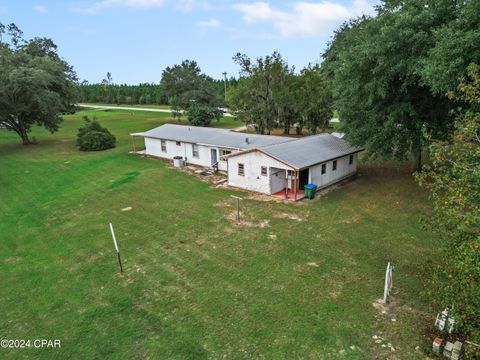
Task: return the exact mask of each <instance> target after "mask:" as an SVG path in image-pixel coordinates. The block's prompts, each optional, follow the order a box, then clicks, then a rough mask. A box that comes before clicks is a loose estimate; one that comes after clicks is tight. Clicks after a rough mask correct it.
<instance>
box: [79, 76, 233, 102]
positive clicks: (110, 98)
mask: <svg viewBox="0 0 480 360" xmlns="http://www.w3.org/2000/svg"><path fill="white" fill-rule="evenodd" d="M211 81H212V87H213V88H214V90H215V92H216V94H217V95H218V96H219V97H221V98H224V97H225V95H224V94H225V80H224V79H220V80H218V79H211ZM226 82H227V87H230V86H235V84H236V82H237V81H236V79H235V78H233V77H230V79H227V80H226ZM75 88H76V92H77V97H78V102H83V103H107V104H117V105H168V104H169V98H168V95H169V94H168V93H165V91H164V89H163V88H162V86H161V85H160V83H157V84H155V83H143V84H137V85H128V84H116V83H115V82H114V80H113V77H112V75H111V73H110V72H108V73H107V75H106V77H105V79H103V80H102V81H101V82H99V83H94V84H91V83H89V82H88V81H86V80H85V81H82V82H80V83H78V84H76V86H75ZM223 105H225V104H224V103H223Z"/></svg>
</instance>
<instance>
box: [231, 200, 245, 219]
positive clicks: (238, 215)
mask: <svg viewBox="0 0 480 360" xmlns="http://www.w3.org/2000/svg"><path fill="white" fill-rule="evenodd" d="M230 197H232V198H234V199H237V223H240V200H243V199H242V198H241V197H238V196H235V195H230Z"/></svg>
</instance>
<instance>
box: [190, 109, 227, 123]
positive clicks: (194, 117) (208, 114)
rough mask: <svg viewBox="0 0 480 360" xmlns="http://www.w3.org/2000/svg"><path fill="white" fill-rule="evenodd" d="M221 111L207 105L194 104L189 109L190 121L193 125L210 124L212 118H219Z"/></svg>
mask: <svg viewBox="0 0 480 360" xmlns="http://www.w3.org/2000/svg"><path fill="white" fill-rule="evenodd" d="M221 116H222V113H221V111H219V110H217V109H215V108H212V107H210V106H207V105H193V106H191V107H190V109H189V110H188V114H187V117H188V121H189V122H190V124H192V125H193V126H209V125H210V123H211V122H212V120H214V119H215V120H219V119H220V118H221Z"/></svg>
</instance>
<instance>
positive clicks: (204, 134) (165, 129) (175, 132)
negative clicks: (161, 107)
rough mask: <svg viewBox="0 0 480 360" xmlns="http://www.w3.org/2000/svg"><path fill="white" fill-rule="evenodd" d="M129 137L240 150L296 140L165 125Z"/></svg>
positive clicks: (225, 130) (226, 130)
mask: <svg viewBox="0 0 480 360" xmlns="http://www.w3.org/2000/svg"><path fill="white" fill-rule="evenodd" d="M131 135H134V136H143V137H149V138H155V139H162V140H172V141H182V142H187V143H193V144H200V145H213V146H218V147H224V148H232V149H240V150H248V149H253V148H260V147H264V146H270V145H274V144H280V143H286V142H290V141H295V140H296V139H295V138H289V137H285V136H270V135H257V134H245V133H241V132H236V131H232V130H228V129H217V128H207V127H199V126H186V125H175V124H165V125H162V126H159V127H157V128H155V129H152V130H148V131H145V132H143V133H134V134H131Z"/></svg>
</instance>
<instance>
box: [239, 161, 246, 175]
mask: <svg viewBox="0 0 480 360" xmlns="http://www.w3.org/2000/svg"><path fill="white" fill-rule="evenodd" d="M238 175H240V176H245V166H244V165H243V164H238Z"/></svg>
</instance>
